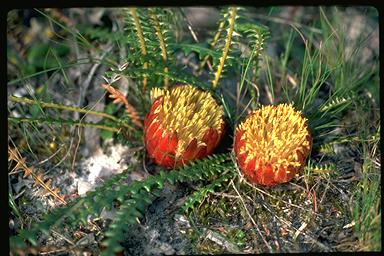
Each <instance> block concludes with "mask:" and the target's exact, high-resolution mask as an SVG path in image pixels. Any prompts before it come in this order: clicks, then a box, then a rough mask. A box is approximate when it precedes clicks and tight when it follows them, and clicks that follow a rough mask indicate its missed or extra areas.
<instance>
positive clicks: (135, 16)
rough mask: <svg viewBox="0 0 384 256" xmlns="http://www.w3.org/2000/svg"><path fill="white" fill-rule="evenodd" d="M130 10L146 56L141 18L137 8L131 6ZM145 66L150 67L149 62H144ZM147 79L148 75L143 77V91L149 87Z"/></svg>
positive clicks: (141, 47)
mask: <svg viewBox="0 0 384 256" xmlns="http://www.w3.org/2000/svg"><path fill="white" fill-rule="evenodd" d="M129 11H130V12H131V15H132V20H133V22H134V23H135V28H136V35H137V37H138V38H139V41H140V49H141V53H142V54H143V55H144V56H146V55H147V48H146V47H145V40H144V35H143V30H142V29H141V25H140V21H139V18H138V17H137V13H136V8H129ZM143 68H144V69H148V62H144V64H143ZM147 81H148V78H147V77H146V76H144V79H143V92H145V89H146V87H147Z"/></svg>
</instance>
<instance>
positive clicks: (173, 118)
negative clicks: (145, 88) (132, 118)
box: [144, 85, 224, 168]
mask: <svg viewBox="0 0 384 256" xmlns="http://www.w3.org/2000/svg"><path fill="white" fill-rule="evenodd" d="M151 98H152V100H153V103H152V106H151V108H150V110H149V112H148V114H147V115H146V117H145V119H144V141H145V146H146V149H147V152H148V154H149V156H150V157H151V158H152V159H153V161H154V162H155V163H156V164H158V165H161V166H163V167H166V168H176V167H179V166H182V165H185V164H187V163H188V162H189V161H191V160H194V159H200V158H203V157H205V156H207V155H210V154H212V152H213V151H214V149H215V148H216V147H217V145H218V144H219V142H220V140H221V138H222V136H223V132H224V119H223V115H224V111H223V109H222V107H221V106H219V105H218V104H217V103H216V101H215V100H214V98H213V97H212V95H210V94H209V93H208V92H204V91H202V90H200V89H197V88H195V87H193V86H190V85H179V86H173V87H172V88H170V89H168V90H161V89H158V88H157V89H154V90H152V91H151Z"/></svg>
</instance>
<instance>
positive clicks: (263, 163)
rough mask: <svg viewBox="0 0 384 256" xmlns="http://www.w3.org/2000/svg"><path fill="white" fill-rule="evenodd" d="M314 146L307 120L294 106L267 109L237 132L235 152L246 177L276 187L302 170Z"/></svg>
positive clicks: (285, 105) (256, 113)
mask: <svg viewBox="0 0 384 256" xmlns="http://www.w3.org/2000/svg"><path fill="white" fill-rule="evenodd" d="M311 146H312V137H311V135H310V133H309V129H308V127H307V124H306V119H305V118H304V117H303V116H302V115H301V113H300V112H298V111H296V110H294V108H293V107H292V105H287V104H280V105H277V106H264V107H262V108H261V109H258V110H255V111H253V112H252V113H251V114H250V115H249V116H248V117H247V118H246V119H245V120H244V121H243V122H242V123H241V124H240V125H239V126H238V127H237V129H236V132H235V141H234V151H235V154H236V159H237V163H238V165H239V168H240V170H241V171H242V172H243V174H244V176H245V177H246V178H247V179H248V180H249V181H250V182H252V183H255V184H261V185H266V186H273V185H277V184H279V183H284V182H288V181H290V180H291V179H292V178H293V177H294V176H295V174H297V173H299V172H300V171H301V169H303V167H304V164H305V161H306V158H307V157H308V155H309V153H310V150H311Z"/></svg>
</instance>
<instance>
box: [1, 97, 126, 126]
mask: <svg viewBox="0 0 384 256" xmlns="http://www.w3.org/2000/svg"><path fill="white" fill-rule="evenodd" d="M8 99H9V100H10V101H13V102H17V103H25V104H30V105H32V104H38V105H39V106H40V107H42V108H54V109H63V110H68V111H74V112H79V113H85V114H91V115H95V116H101V117H105V118H108V119H110V120H112V121H114V122H118V121H119V120H118V118H116V117H114V116H112V115H109V114H107V113H104V112H98V111H93V110H89V109H84V108H79V107H73V106H67V105H60V104H56V103H49V102H44V101H35V100H31V99H27V98H23V97H15V96H12V95H9V96H8ZM122 125H123V126H124V127H127V128H132V127H131V126H129V125H127V124H122Z"/></svg>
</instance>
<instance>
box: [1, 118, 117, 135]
mask: <svg viewBox="0 0 384 256" xmlns="http://www.w3.org/2000/svg"><path fill="white" fill-rule="evenodd" d="M8 121H11V122H15V123H20V122H26V123H33V122H37V123H49V124H54V125H63V124H66V125H77V126H81V127H87V126H88V127H94V128H98V129H102V130H107V131H111V132H118V131H119V130H120V129H119V128H115V127H111V126H106V125H102V124H94V123H84V122H76V121H72V120H62V119H60V120H58V119H42V118H37V119H32V118H16V117H8Z"/></svg>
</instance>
